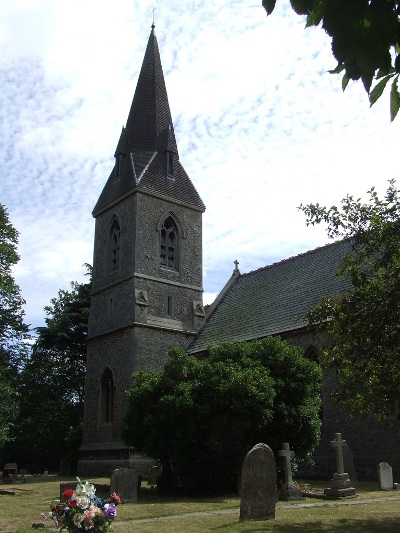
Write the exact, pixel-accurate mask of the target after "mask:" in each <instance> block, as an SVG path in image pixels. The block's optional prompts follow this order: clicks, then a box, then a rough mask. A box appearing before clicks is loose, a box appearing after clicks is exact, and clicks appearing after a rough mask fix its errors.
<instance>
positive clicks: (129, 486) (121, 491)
mask: <svg viewBox="0 0 400 533" xmlns="http://www.w3.org/2000/svg"><path fill="white" fill-rule="evenodd" d="M110 486H111V493H114V492H115V493H116V494H118V496H119V497H120V498H121V501H122V503H136V502H137V488H138V475H137V472H136V470H135V469H134V468H118V469H117V470H114V472H113V473H112V474H111V483H110Z"/></svg>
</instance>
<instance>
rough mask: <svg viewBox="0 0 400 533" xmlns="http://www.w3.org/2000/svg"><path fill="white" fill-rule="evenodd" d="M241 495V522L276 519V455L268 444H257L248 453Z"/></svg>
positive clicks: (244, 463)
mask: <svg viewBox="0 0 400 533" xmlns="http://www.w3.org/2000/svg"><path fill="white" fill-rule="evenodd" d="M240 495H241V498H240V518H239V520H240V521H243V520H271V519H273V518H275V505H276V501H277V490H276V465H275V459H274V454H273V452H272V450H271V448H270V447H269V446H267V445H266V444H262V443H261V444H257V445H256V446H254V448H252V449H251V450H250V451H249V452H248V453H247V455H246V457H245V459H244V461H243V468H242V483H241V491H240Z"/></svg>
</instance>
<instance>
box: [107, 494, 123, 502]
mask: <svg viewBox="0 0 400 533" xmlns="http://www.w3.org/2000/svg"><path fill="white" fill-rule="evenodd" d="M108 501H109V502H110V503H113V504H114V505H121V498H120V497H119V496H118V494H115V492H113V493H112V494H111V496H110V498H108Z"/></svg>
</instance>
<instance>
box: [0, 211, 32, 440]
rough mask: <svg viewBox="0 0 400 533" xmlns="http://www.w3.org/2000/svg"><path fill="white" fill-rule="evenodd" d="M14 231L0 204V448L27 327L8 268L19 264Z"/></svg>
mask: <svg viewBox="0 0 400 533" xmlns="http://www.w3.org/2000/svg"><path fill="white" fill-rule="evenodd" d="M17 245H18V232H17V230H16V229H15V228H14V227H13V225H12V224H11V222H10V220H9V218H8V213H7V210H6V208H5V207H4V206H3V205H1V204H0V405H1V409H0V445H2V444H4V443H5V442H6V441H7V440H9V439H10V438H11V430H12V427H13V423H14V422H15V419H16V416H17V414H18V403H17V401H16V399H17V392H16V381H17V377H18V369H19V368H20V367H21V365H22V364H23V361H24V357H25V355H26V346H25V344H24V341H25V340H26V339H27V337H28V326H27V325H26V324H25V323H24V309H23V306H24V304H25V301H24V300H23V298H22V296H21V292H20V288H19V287H18V285H17V284H16V283H15V280H14V277H13V274H12V268H13V266H14V265H16V264H17V263H18V261H19V255H18V252H17Z"/></svg>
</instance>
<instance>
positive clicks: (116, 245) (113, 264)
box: [110, 217, 121, 271]
mask: <svg viewBox="0 0 400 533" xmlns="http://www.w3.org/2000/svg"><path fill="white" fill-rule="evenodd" d="M120 238H121V228H120V225H119V222H118V219H117V218H116V217H114V218H113V221H112V223H111V228H110V270H111V271H114V270H118V268H119V259H120V257H119V255H120V254H119V252H120V244H121V243H120Z"/></svg>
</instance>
